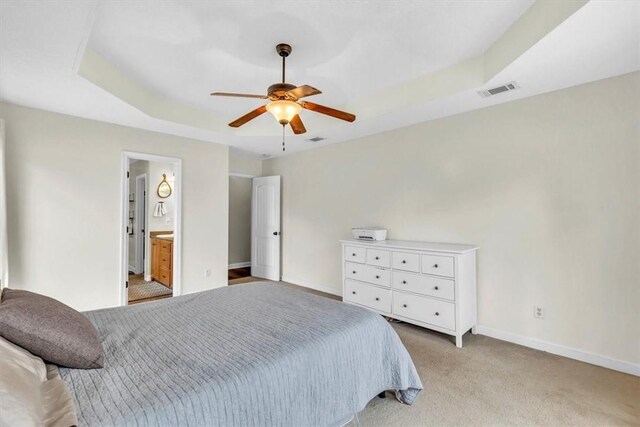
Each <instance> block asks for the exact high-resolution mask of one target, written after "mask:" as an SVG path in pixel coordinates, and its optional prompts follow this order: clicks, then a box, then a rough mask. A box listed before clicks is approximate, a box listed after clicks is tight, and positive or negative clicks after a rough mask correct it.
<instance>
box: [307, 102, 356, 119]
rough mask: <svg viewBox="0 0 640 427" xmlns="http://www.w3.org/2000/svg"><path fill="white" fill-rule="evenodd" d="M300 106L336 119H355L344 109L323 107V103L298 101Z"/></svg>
mask: <svg viewBox="0 0 640 427" xmlns="http://www.w3.org/2000/svg"><path fill="white" fill-rule="evenodd" d="M299 104H300V105H301V106H302V108H306V109H307V110H311V111H315V112H316V113H320V114H326V115H327V116H331V117H335V118H336V119H340V120H346V121H348V122H352V121H354V120H355V119H356V116H355V115H353V114H351V113H347V112H345V111H340V110H336V109H334V108H329V107H325V106H324V105H318V104H314V103H313V102H303V101H301V102H299Z"/></svg>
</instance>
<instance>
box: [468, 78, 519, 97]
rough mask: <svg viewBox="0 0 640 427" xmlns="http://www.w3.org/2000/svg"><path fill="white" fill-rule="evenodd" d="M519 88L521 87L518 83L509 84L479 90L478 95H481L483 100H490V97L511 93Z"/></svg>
mask: <svg viewBox="0 0 640 427" xmlns="http://www.w3.org/2000/svg"><path fill="white" fill-rule="evenodd" d="M519 87H520V85H519V84H518V83H516V82H509V83H507V84H504V85H502V86H498V87H493V88H491V89H486V90H479V91H478V95H480V96H481V97H483V98H488V97H490V96H493V95H497V94H499V93H503V92H509V91H510V90H515V89H518V88H519Z"/></svg>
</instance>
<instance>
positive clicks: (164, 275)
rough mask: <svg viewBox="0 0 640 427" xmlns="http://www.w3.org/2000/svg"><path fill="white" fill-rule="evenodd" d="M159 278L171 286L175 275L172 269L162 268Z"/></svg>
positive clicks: (164, 283)
mask: <svg viewBox="0 0 640 427" xmlns="http://www.w3.org/2000/svg"><path fill="white" fill-rule="evenodd" d="M157 280H158V282H160V283H162V284H163V285H165V286H167V287H169V288H170V287H171V285H172V282H173V275H172V274H171V271H169V270H166V269H164V268H161V269H160V270H159V272H158V277H157Z"/></svg>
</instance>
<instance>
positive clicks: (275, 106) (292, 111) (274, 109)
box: [267, 99, 302, 125]
mask: <svg viewBox="0 0 640 427" xmlns="http://www.w3.org/2000/svg"><path fill="white" fill-rule="evenodd" d="M267 111H268V112H270V113H271V114H273V117H275V118H276V120H277V121H278V123H280V124H281V125H286V124H289V122H290V121H291V120H292V119H293V118H294V117H295V116H297V115H298V114H300V111H302V106H300V104H298V103H297V102H293V101H287V100H285V99H279V100H276V101H271V102H270V103H268V104H267Z"/></svg>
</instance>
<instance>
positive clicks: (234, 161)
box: [229, 149, 262, 264]
mask: <svg viewBox="0 0 640 427" xmlns="http://www.w3.org/2000/svg"><path fill="white" fill-rule="evenodd" d="M229 172H230V173H236V174H244V175H253V176H261V175H262V161H261V160H260V159H258V158H256V157H255V155H252V154H246V153H242V152H240V151H238V150H237V149H230V150H229ZM251 191H252V181H251V178H247V177H238V176H230V177H229V264H237V263H246V262H250V261H251Z"/></svg>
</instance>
